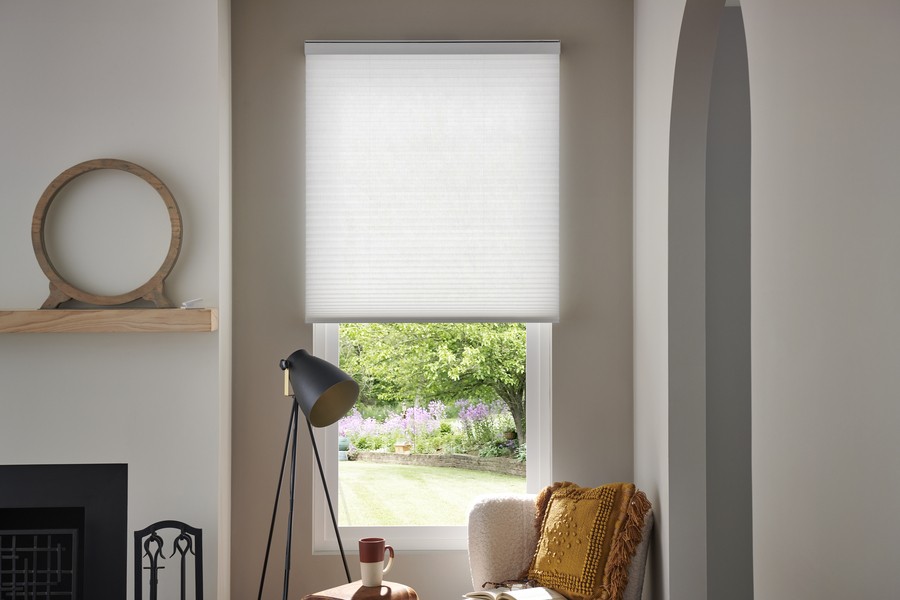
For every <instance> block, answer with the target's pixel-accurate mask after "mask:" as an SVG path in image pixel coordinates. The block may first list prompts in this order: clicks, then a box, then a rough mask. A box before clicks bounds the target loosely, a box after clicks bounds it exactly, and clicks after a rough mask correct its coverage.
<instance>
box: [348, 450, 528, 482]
mask: <svg viewBox="0 0 900 600" xmlns="http://www.w3.org/2000/svg"><path fill="white" fill-rule="evenodd" d="M356 460H359V461H368V462H378V463H389V464H398V465H417V466H421V467H456V468H457V469H471V470H473V471H488V472H490V473H500V474H502V475H515V476H517V477H525V463H523V462H518V461H516V460H514V459H512V458H482V457H480V456H470V455H468V454H394V453H389V452H359V453H358V454H357V456H356Z"/></svg>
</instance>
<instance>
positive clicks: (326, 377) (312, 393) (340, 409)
mask: <svg viewBox="0 0 900 600" xmlns="http://www.w3.org/2000/svg"><path fill="white" fill-rule="evenodd" d="M281 369H282V370H283V371H284V395H285V396H291V397H292V398H293V399H294V402H293V406H292V408H291V416H290V421H289V423H288V433H287V439H285V441H284V453H283V454H282V457H281V471H280V472H279V475H278V488H277V490H276V492H275V506H274V507H273V508H272V522H271V524H270V525H269V539H268V541H267V542H266V556H265V558H264V559H263V568H262V575H261V576H260V579H259V596H258V600H262V593H263V585H264V584H265V581H266V568H267V567H268V564H269V550H271V548H272V533H273V532H274V530H275V517H276V514H277V512H278V500H279V498H280V497H281V484H282V481H283V480H284V465H285V463H286V462H287V457H288V448H290V456H291V467H290V468H291V471H290V473H291V483H290V500H289V502H288V522H287V543H286V544H285V549H284V586H283V591H282V600H288V586H289V583H290V571H291V537H292V534H293V528H294V488H295V483H296V478H297V424H298V420H299V412H300V411H302V412H303V415H304V417H306V426H307V428H308V429H309V437H310V440H312V447H313V452H314V454H315V456H316V464H317V465H318V467H319V477H321V478H322V487H323V488H324V489H325V499H326V500H327V501H328V510H329V511H330V512H331V523H332V525H333V526H334V534H335V536H336V537H337V542H338V548H340V551H341V559H342V560H343V561H344V572H345V573H346V574H347V583H350V568H349V567H348V566H347V557H346V556H345V554H344V544H343V543H342V542H341V534H340V532H339V531H338V525H337V519H336V518H335V515H334V507H333V506H332V504H331V495H330V494H329V493H328V484H327V483H326V482H325V472H324V471H323V470H322V461H321V459H320V458H319V448H318V446H317V445H316V438H315V436H314V435H313V430H312V428H313V426H315V427H327V426H329V425H331V424H332V423H336V422H337V421H338V420H339V419H340V418H341V417H343V416H344V415H345V414H347V412H348V411H349V410H350V409H351V408H352V407H353V405H354V404H355V403H356V398H357V397H358V396H359V385H358V384H357V383H356V382H355V381H354V380H353V378H352V377H350V376H349V375H347V374H346V373H344V372H343V371H341V370H340V369H339V368H337V367H336V366H334V365H333V364H331V363H330V362H328V361H325V360H322V359H321V358H318V357H315V356H312V355H310V354H309V353H308V352H307V351H306V350H297V351H296V352H294V353H293V354H291V355H290V356H289V357H288V358H286V359H284V360H282V361H281ZM291 390H293V391H291Z"/></svg>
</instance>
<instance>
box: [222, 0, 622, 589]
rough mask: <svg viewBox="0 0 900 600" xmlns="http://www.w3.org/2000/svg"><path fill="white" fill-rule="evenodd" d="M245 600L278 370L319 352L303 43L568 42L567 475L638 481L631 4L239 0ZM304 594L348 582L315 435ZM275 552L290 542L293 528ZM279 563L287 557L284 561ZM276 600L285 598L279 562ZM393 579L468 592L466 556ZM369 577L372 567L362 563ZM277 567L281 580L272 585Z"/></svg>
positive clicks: (257, 547)
mask: <svg viewBox="0 0 900 600" xmlns="http://www.w3.org/2000/svg"><path fill="white" fill-rule="evenodd" d="M232 16H233V63H234V72H233V74H234V134H235V137H234V159H235V165H234V185H235V202H234V223H235V229H234V251H235V256H234V261H235V280H234V285H235V308H236V311H235V360H234V436H233V443H234V488H233V490H234V494H233V501H234V506H233V509H234V513H233V514H234V518H233V538H234V555H233V565H234V567H233V570H232V583H233V588H234V596H235V597H241V598H242V597H251V596H252V595H253V594H255V593H256V588H257V585H258V577H259V572H260V567H261V561H262V553H263V548H264V546H265V536H266V531H267V527H268V521H269V518H270V512H271V502H272V498H273V494H274V486H275V482H276V477H277V468H278V460H279V458H280V453H281V449H282V444H283V439H284V438H283V436H284V434H285V428H286V420H287V416H288V412H289V405H288V404H287V402H286V401H285V400H284V398H283V397H282V396H281V389H280V388H281V383H280V372H279V370H278V368H277V362H278V360H279V359H280V358H283V357H284V356H286V355H288V354H289V353H290V352H292V351H293V350H295V349H297V348H300V347H305V348H309V347H310V344H311V342H312V335H311V327H310V326H308V325H306V324H304V323H303V274H302V273H303V248H304V242H303V235H302V232H303V190H304V182H303V163H304V157H303V144H304V141H303V139H304V138H303V81H304V79H303V78H304V72H303V41H304V40H306V39H515V38H524V39H537V38H540V39H546V38H558V39H560V40H561V41H562V55H561V81H562V84H561V87H562V90H561V94H562V106H563V115H564V119H565V122H564V123H563V177H562V181H563V189H562V197H563V200H562V209H561V239H562V247H561V255H562V276H561V279H562V283H561V285H562V290H561V296H562V319H561V322H560V323H559V324H558V325H555V326H554V331H553V336H554V337H553V435H554V440H555V442H554V444H553V448H552V452H553V467H554V478H555V479H569V480H573V481H577V482H579V483H582V484H584V485H593V484H599V483H601V482H604V481H612V480H629V479H631V478H632V463H633V451H632V447H633V446H632V439H633V437H632V434H633V432H632V403H631V395H632V375H631V371H632V369H631V360H632V349H631V331H632V329H631V328H632V325H631V322H632V302H631V247H632V237H631V219H632V214H631V143H632V134H631V116H632V78H631V71H632V34H631V31H632V18H633V9H632V5H631V3H630V2H626V1H625V0H610V1H602V2H598V1H595V0H573V1H571V2H566V3H555V2H546V1H539V0H525V1H522V0H497V1H493V2H483V1H480V0H442V1H432V2H421V1H412V0H385V1H380V2H371V1H362V0H341V1H334V0H331V1H326V0H318V1H307V2H296V1H289V0H268V1H260V0H252V1H251V0H236V1H235V2H233V14H232ZM301 455H302V457H303V460H302V461H301V470H300V475H299V479H298V486H299V490H300V491H299V499H298V502H297V508H298V513H297V515H296V517H297V520H296V524H295V527H296V529H295V532H296V535H295V546H294V556H295V560H294V570H293V571H292V573H293V578H294V584H293V586H292V589H293V590H295V592H294V593H298V594H299V593H303V592H309V591H313V590H316V589H321V588H324V587H330V586H332V585H335V584H338V583H340V582H341V581H342V578H343V574H342V568H341V566H340V560H339V559H337V558H336V557H334V556H312V555H311V554H310V535H311V534H310V528H311V525H310V523H311V506H310V504H311V502H310V495H309V490H310V487H311V482H312V469H311V465H310V464H309V456H310V448H309V444H308V441H307V440H306V439H305V436H303V442H302V447H301ZM274 544H275V547H276V548H279V547H282V548H283V544H284V538H283V535H281V536H280V537H279V536H276V539H275V541H274ZM275 556H276V558H275V559H274V560H275V564H276V565H277V564H278V563H279V562H280V552H278V553H276V554H275ZM273 569H274V570H273V571H270V579H269V582H268V584H267V590H268V592H267V597H272V598H274V597H275V595H276V590H277V588H278V587H279V580H278V576H277V575H278V570H279V569H280V567H277V566H276V567H273ZM394 569H395V570H394V571H393V572H392V574H391V577H392V578H394V579H396V580H399V581H404V582H408V583H410V584H411V585H413V586H414V587H415V588H416V589H417V590H418V591H419V592H420V593H421V594H422V595H423V596H424V597H426V598H438V597H444V596H446V597H452V596H453V595H455V594H456V593H457V592H459V593H462V592H464V591H467V589H468V588H469V585H470V584H469V576H468V568H467V564H466V556H465V553H464V552H462V551H455V552H420V553H405V554H404V555H403V556H402V557H401V558H399V559H398V561H397V564H396V566H395V568H394ZM355 570H356V571H357V572H358V567H356V568H355ZM271 573H275V576H274V577H273V576H272V575H271Z"/></svg>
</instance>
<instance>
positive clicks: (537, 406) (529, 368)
mask: <svg viewBox="0 0 900 600" xmlns="http://www.w3.org/2000/svg"><path fill="white" fill-rule="evenodd" d="M525 331H526V333H525V335H526V341H525V379H526V382H527V385H526V392H525V394H526V400H525V403H526V404H525V406H526V408H525V415H526V422H527V423H528V447H527V461H526V467H525V469H526V479H525V482H526V483H525V488H526V492H528V493H532V494H533V493H537V492H538V491H540V489H541V488H543V487H544V486H547V485H550V483H552V481H553V477H552V473H551V471H552V466H553V460H552V459H553V455H552V444H551V436H552V430H553V428H552V398H551V390H552V380H551V377H552V369H551V360H552V331H553V327H552V324H551V323H527V324H526V326H525ZM338 332H339V325H338V324H337V323H314V324H313V355H315V356H317V357H319V358H322V359H324V360H327V361H328V362H330V363H332V364H335V365H337V364H338V361H339V340H338V335H339V333H338ZM313 432H314V433H313V435H315V437H316V443H317V444H318V446H319V447H320V448H326V449H327V448H337V445H338V428H337V424H336V423H335V424H334V425H331V426H329V427H323V428H320V429H314V430H313ZM320 454H321V459H322V468H323V470H324V472H325V479H326V481H327V483H328V489H329V491H330V493H331V499H332V502H333V503H334V505H335V507H337V506H339V505H340V496H339V494H340V490H339V488H338V456H337V452H331V451H329V450H325V451H323V452H321V453H320ZM310 461H311V463H312V468H313V471H314V472H315V471H316V470H317V467H316V466H315V460H314V459H313V458H312V457H311V459H310ZM312 517H313V518H312V532H313V535H312V542H313V548H312V550H313V554H333V553H335V552H337V551H338V544H337V538H336V537H335V535H334V530H333V528H332V524H331V516H330V514H329V512H328V505H327V503H326V502H325V491H324V490H323V489H322V482H321V480H320V478H319V477H317V476H314V477H313V511H312ZM340 532H341V538H342V539H343V540H344V544H345V546H344V550H345V551H351V552H352V548H350V547H348V546H347V545H346V540H353V539H358V538H363V537H372V536H378V537H384V538H386V539H390V541H391V545H392V546H394V547H395V548H396V549H398V550H465V549H466V539H467V532H466V526H465V525H433V526H424V525H410V526H392V527H387V526H364V527H358V526H355V527H341V528H340Z"/></svg>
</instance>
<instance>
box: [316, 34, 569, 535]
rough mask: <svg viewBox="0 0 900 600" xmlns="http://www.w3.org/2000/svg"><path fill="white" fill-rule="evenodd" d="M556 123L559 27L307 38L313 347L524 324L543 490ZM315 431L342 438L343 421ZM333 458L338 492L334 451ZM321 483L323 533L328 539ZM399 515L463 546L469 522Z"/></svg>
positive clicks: (319, 524) (326, 353) (536, 473)
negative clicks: (390, 332)
mask: <svg viewBox="0 0 900 600" xmlns="http://www.w3.org/2000/svg"><path fill="white" fill-rule="evenodd" d="M558 138H559V42H548V41H539V42H307V43H306V320H307V322H311V323H314V324H315V328H314V331H315V343H314V352H315V353H316V354H317V355H319V356H321V357H323V358H326V359H328V360H331V361H334V362H337V359H338V351H339V350H338V327H339V326H338V324H339V323H368V322H435V323H441V322H467V321H474V322H479V321H480V322H521V323H528V325H527V346H528V349H527V353H526V354H527V359H526V360H527V379H528V384H527V389H528V392H527V393H528V402H527V406H528V409H527V410H528V413H529V416H528V422H529V426H528V461H527V469H528V474H527V478H528V487H529V488H530V489H532V490H536V489H537V488H539V487H540V486H541V485H542V484H544V483H548V482H549V465H550V457H549V452H548V450H549V442H548V436H549V431H550V428H549V427H550V421H549V389H550V370H549V364H550V325H549V324H550V323H552V322H554V321H557V320H558V318H559V139H558ZM318 435H320V436H321V437H322V438H323V439H322V440H321V442H322V445H323V446H322V447H323V448H336V447H337V442H338V440H337V430H336V427H335V428H332V429H329V430H327V431H319V432H318ZM325 459H326V469H327V470H328V473H327V476H328V477H329V478H330V485H329V487H330V488H331V490H332V492H334V491H335V490H337V489H338V486H337V482H336V481H335V480H334V478H335V476H336V473H337V456H336V453H334V452H326V453H325ZM314 498H315V499H316V502H321V505H319V506H316V507H315V510H316V520H315V521H316V522H315V535H314V537H315V542H316V543H315V545H316V548H317V549H320V550H321V549H328V548H330V544H329V537H330V536H331V534H330V532H329V531H328V530H329V529H330V527H328V525H329V520H328V519H327V518H325V512H326V511H327V509H326V508H325V506H324V500H323V499H322V498H321V494H317V495H315V496H314ZM337 501H338V503H339V502H340V499H339V498H338V499H337ZM401 529H403V531H391V532H390V533H389V534H390V536H391V540H392V542H396V544H397V545H398V546H403V547H406V548H457V547H463V545H464V540H465V534H464V532H463V531H462V529H463V528H462V527H459V526H457V527H414V528H410V527H407V528H401ZM378 531H379V535H381V534H385V535H387V534H388V533H387V532H385V531H384V528H382V527H379V529H378ZM366 533H367V532H365V531H360V530H355V529H351V530H349V531H348V532H347V535H348V539H352V537H353V536H359V537H362V536H364V535H366Z"/></svg>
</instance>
